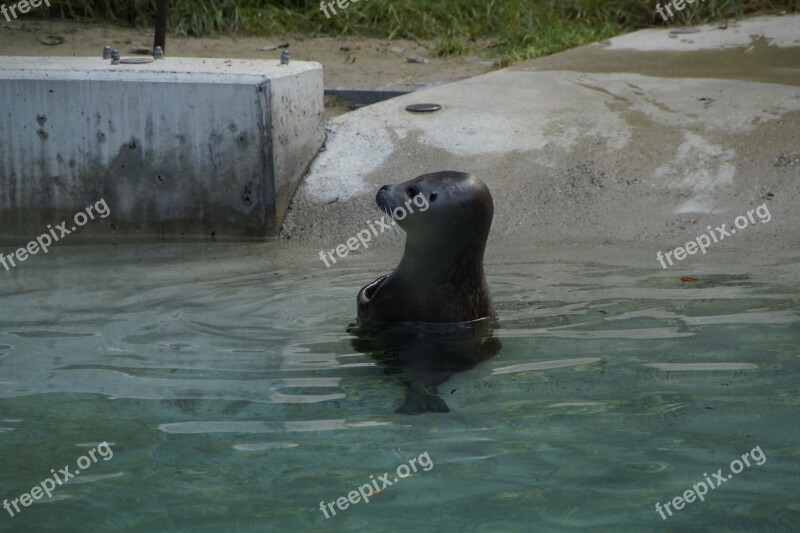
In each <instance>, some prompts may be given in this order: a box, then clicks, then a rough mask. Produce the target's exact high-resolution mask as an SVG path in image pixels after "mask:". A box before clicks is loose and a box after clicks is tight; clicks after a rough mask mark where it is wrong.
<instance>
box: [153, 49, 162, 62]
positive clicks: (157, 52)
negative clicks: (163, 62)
mask: <svg viewBox="0 0 800 533" xmlns="http://www.w3.org/2000/svg"><path fill="white" fill-rule="evenodd" d="M153 57H154V58H156V59H164V50H162V49H161V47H160V46H156V47H155V49H154V50H153Z"/></svg>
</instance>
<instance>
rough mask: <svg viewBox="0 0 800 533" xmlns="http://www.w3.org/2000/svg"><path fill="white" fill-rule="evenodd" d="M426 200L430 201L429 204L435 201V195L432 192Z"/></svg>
mask: <svg viewBox="0 0 800 533" xmlns="http://www.w3.org/2000/svg"><path fill="white" fill-rule="evenodd" d="M428 200H430V201H431V202H432V201H434V200H436V193H435V192H432V193H431V195H430V196H429V197H428Z"/></svg>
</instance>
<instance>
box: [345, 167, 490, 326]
mask: <svg viewBox="0 0 800 533" xmlns="http://www.w3.org/2000/svg"><path fill="white" fill-rule="evenodd" d="M420 195H423V196H422V199H424V200H426V203H427V204H428V207H427V208H426V209H425V210H422V209H417V210H413V209H410V208H411V207H412V205H416V206H418V207H420V204H419V203H417V202H414V203H413V204H412V202H413V201H414V199H415V198H416V199H420ZM375 201H376V202H377V204H378V207H379V208H380V209H381V210H383V211H386V212H387V213H390V214H393V217H394V219H395V221H396V222H397V224H398V225H399V226H400V227H401V228H403V229H404V230H405V231H406V233H407V237H406V246H405V251H404V252H403V258H402V259H401V260H400V264H399V265H398V266H397V268H396V269H395V270H394V271H392V273H390V274H387V275H384V276H381V277H380V278H378V279H376V280H375V281H373V282H372V283H370V284H368V285H366V286H365V287H364V288H362V289H361V290H360V291H359V293H358V297H357V304H358V318H359V320H361V321H375V322H386V323H393V322H430V323H453V322H468V321H472V320H478V319H481V318H487V317H491V316H494V306H493V305H492V298H491V295H490V294H489V288H488V285H487V284H486V278H485V276H484V272H483V254H484V249H485V248H486V239H487V237H488V236H489V228H490V227H491V225H492V217H493V216H494V203H493V202H492V195H491V194H490V193H489V188H488V187H486V184H485V183H483V181H481V180H480V179H479V178H478V177H477V176H474V175H472V174H467V173H464V172H455V171H444V172H436V173H433V174H425V175H422V176H419V177H417V178H414V179H412V180H410V181H407V182H405V183H400V184H397V185H384V186H383V187H381V188H380V190H379V191H378V194H377V196H376V198H375ZM423 205H424V204H423ZM401 208H404V209H401ZM401 214H402V215H403V216H402V218H400V216H401Z"/></svg>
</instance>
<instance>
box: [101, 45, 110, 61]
mask: <svg viewBox="0 0 800 533" xmlns="http://www.w3.org/2000/svg"><path fill="white" fill-rule="evenodd" d="M103 59H111V47H110V46H108V45H105V46H104V47H103Z"/></svg>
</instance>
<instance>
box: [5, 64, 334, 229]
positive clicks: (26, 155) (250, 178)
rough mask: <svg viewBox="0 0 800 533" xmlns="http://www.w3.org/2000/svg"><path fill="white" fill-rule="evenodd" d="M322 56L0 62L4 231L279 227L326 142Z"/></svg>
mask: <svg viewBox="0 0 800 533" xmlns="http://www.w3.org/2000/svg"><path fill="white" fill-rule="evenodd" d="M322 95H323V86H322V67H321V66H320V65H319V64H318V63H310V62H302V61H292V62H291V64H290V65H288V66H280V65H278V64H277V62H275V61H272V60H270V61H255V60H250V61H244V60H224V59H189V58H167V59H165V60H159V61H154V62H152V63H148V64H120V65H111V64H110V61H107V60H102V59H100V58H63V57H59V58H54V57H50V58H48V57H41V58H35V57H0V153H2V158H0V235H6V236H7V235H16V236H21V237H24V238H25V240H28V239H30V238H31V236H33V235H38V234H40V233H42V232H44V231H46V226H47V224H53V225H55V224H56V223H58V222H60V221H62V220H70V219H71V217H72V216H73V215H74V214H75V213H76V212H78V211H81V210H83V209H84V208H85V207H86V206H88V205H89V204H94V203H95V202H97V201H98V200H100V199H104V200H105V201H106V203H107V205H108V206H109V208H110V211H111V215H110V216H109V217H108V218H105V219H102V220H101V219H98V220H95V221H93V222H92V223H90V224H87V225H86V226H85V227H82V228H81V229H80V233H81V235H98V234H140V235H153V234H155V235H167V234H173V235H178V234H179V235H187V236H189V235H191V236H197V235H200V236H218V237H222V236H235V237H240V236H247V237H264V236H274V235H276V234H277V232H278V229H279V228H280V224H281V221H282V220H283V216H284V214H285V212H286V209H287V206H288V203H289V201H290V199H291V196H292V194H293V193H294V190H295V188H296V185H297V183H298V181H299V179H300V178H301V177H302V175H303V174H304V173H305V171H306V169H307V168H308V165H309V163H310V161H311V160H312V158H313V157H314V156H315V155H316V153H317V151H318V150H319V148H320V146H321V145H322V143H323V141H324V137H325V129H324V119H323V100H322Z"/></svg>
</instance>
